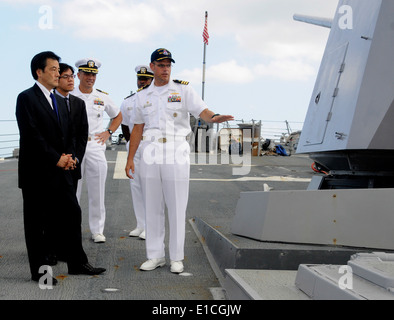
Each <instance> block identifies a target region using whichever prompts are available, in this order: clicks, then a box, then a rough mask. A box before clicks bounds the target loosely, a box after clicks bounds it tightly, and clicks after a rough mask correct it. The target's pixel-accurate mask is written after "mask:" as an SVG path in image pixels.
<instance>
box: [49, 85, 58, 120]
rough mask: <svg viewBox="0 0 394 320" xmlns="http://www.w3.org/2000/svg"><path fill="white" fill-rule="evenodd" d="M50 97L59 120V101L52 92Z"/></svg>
mask: <svg viewBox="0 0 394 320" xmlns="http://www.w3.org/2000/svg"><path fill="white" fill-rule="evenodd" d="M50 97H51V99H52V106H53V111H55V113H56V117H57V120H58V121H59V111H58V110H57V102H56V98H55V95H54V94H53V93H52V92H51V94H50Z"/></svg>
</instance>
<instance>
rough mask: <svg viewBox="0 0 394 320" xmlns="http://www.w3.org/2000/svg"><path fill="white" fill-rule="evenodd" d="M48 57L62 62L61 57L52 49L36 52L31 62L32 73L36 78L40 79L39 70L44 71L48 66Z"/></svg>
mask: <svg viewBox="0 0 394 320" xmlns="http://www.w3.org/2000/svg"><path fill="white" fill-rule="evenodd" d="M47 59H53V60H57V61H59V62H60V60H61V59H60V57H59V56H58V55H56V54H55V53H53V52H52V51H44V52H40V53H38V54H36V55H35V56H34V57H33V59H32V60H31V63H30V69H31V74H32V76H33V78H34V80H37V79H38V76H37V72H36V71H37V70H42V71H44V69H45V67H46V66H47Z"/></svg>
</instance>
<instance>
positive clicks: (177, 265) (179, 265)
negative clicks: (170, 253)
mask: <svg viewBox="0 0 394 320" xmlns="http://www.w3.org/2000/svg"><path fill="white" fill-rule="evenodd" d="M183 269H184V268H183V262H182V261H171V269H170V270H171V272H172V273H181V272H183Z"/></svg>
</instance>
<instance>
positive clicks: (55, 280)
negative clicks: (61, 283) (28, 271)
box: [31, 275, 57, 286]
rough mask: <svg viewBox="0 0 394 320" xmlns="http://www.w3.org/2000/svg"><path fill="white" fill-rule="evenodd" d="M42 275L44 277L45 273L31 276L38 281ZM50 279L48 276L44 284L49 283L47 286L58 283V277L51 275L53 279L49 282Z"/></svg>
mask: <svg viewBox="0 0 394 320" xmlns="http://www.w3.org/2000/svg"><path fill="white" fill-rule="evenodd" d="M41 277H43V275H32V276H31V279H32V280H33V281H36V282H38V281H40V279H41ZM48 280H49V279H48V278H46V279H45V281H44V282H43V284H45V285H47V286H49V285H52V286H56V285H57V279H55V278H53V277H51V280H52V281H51V280H50V281H49V283H48Z"/></svg>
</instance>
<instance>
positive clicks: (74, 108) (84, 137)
mask: <svg viewBox="0 0 394 320" xmlns="http://www.w3.org/2000/svg"><path fill="white" fill-rule="evenodd" d="M59 66H60V77H59V85H58V86H57V87H56V89H55V93H56V94H58V95H59V96H60V97H61V98H63V100H64V101H65V102H66V105H67V109H68V112H69V114H70V119H71V123H72V127H73V130H74V135H75V158H76V160H77V166H76V168H75V169H74V170H73V171H72V176H73V181H74V187H75V191H76V190H77V186H78V180H79V179H81V166H80V164H81V162H82V159H83V156H84V155H85V150H86V143H87V141H88V134H89V125H88V117H87V115H86V105H85V101H83V100H82V99H80V98H78V97H76V96H74V95H72V94H70V92H71V91H72V90H73V89H74V78H75V74H74V68H73V67H72V66H70V65H68V64H65V63H60V64H59Z"/></svg>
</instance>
